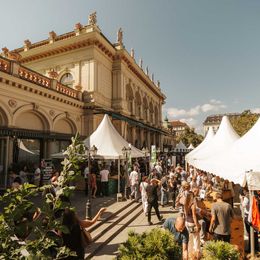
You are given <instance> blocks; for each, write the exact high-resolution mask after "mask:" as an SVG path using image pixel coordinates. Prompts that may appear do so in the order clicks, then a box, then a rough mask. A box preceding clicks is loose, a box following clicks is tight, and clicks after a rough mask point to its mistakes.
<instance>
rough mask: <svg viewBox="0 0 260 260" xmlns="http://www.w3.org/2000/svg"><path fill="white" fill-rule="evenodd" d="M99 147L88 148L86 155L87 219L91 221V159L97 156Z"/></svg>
mask: <svg viewBox="0 0 260 260" xmlns="http://www.w3.org/2000/svg"><path fill="white" fill-rule="evenodd" d="M97 150H98V149H97V147H96V146H95V145H93V146H92V147H91V148H86V153H87V157H88V200H87V204H86V218H87V219H91V218H92V216H91V180H90V178H91V177H90V174H91V171H90V167H91V163H90V160H91V157H93V156H95V155H96V154H97Z"/></svg>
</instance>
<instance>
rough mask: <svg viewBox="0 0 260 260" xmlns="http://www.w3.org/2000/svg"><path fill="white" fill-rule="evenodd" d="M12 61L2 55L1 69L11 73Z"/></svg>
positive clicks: (0, 59) (0, 60)
mask: <svg viewBox="0 0 260 260" xmlns="http://www.w3.org/2000/svg"><path fill="white" fill-rule="evenodd" d="M10 69H11V62H10V61H9V60H6V59H3V58H1V57H0V71H3V72H6V73H10Z"/></svg>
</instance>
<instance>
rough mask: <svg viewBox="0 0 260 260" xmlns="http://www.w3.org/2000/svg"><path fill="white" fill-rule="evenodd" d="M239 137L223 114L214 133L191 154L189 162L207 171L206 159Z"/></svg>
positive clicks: (225, 148)
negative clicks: (203, 144)
mask: <svg viewBox="0 0 260 260" xmlns="http://www.w3.org/2000/svg"><path fill="white" fill-rule="evenodd" d="M239 138H240V137H239V135H238V134H237V133H236V132H235V130H234V129H233V127H232V125H231V123H230V121H229V119H228V117H227V116H224V117H223V118H222V120H221V124H220V126H219V129H218V131H217V133H216V135H215V136H214V137H213V138H212V139H211V140H210V141H209V142H208V143H207V145H205V146H204V147H203V148H202V149H200V150H199V151H198V152H197V153H196V154H195V155H194V156H193V161H192V162H191V164H192V165H193V166H195V167H196V168H198V169H201V170H204V171H208V172H209V171H210V168H209V167H211V165H210V164H209V163H208V160H210V158H212V157H213V158H214V157H215V156H216V155H217V154H218V153H222V152H224V151H226V150H228V149H229V148H230V147H231V146H232V144H234V142H235V141H237V140H238V139H239Z"/></svg>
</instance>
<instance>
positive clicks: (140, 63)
mask: <svg viewBox="0 0 260 260" xmlns="http://www.w3.org/2000/svg"><path fill="white" fill-rule="evenodd" d="M139 67H140V68H141V69H142V68H143V60H142V59H140V60H139Z"/></svg>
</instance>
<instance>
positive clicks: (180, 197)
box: [10, 161, 260, 259]
mask: <svg viewBox="0 0 260 260" xmlns="http://www.w3.org/2000/svg"><path fill="white" fill-rule="evenodd" d="M124 169H126V168H125V167H123V169H122V167H121V170H122V175H121V180H123V182H124V185H123V186H122V187H121V191H122V192H125V191H124V188H126V189H125V190H126V191H128V190H129V192H126V194H124V195H126V196H127V197H128V198H130V199H132V200H135V201H136V202H140V201H141V202H142V206H143V212H144V214H145V215H146V216H147V223H148V225H153V223H152V219H151V215H152V214H151V212H152V209H154V211H155V214H156V216H157V218H158V221H159V224H161V225H162V226H163V227H164V228H165V229H168V230H169V231H170V232H171V233H172V234H173V236H174V238H175V239H176V241H177V242H178V243H179V244H180V245H181V246H182V250H183V257H184V259H188V255H192V256H193V257H194V258H195V259H199V258H200V256H201V248H202V246H203V245H204V243H205V242H206V241H207V240H209V239H214V240H222V241H225V242H230V239H231V220H232V219H233V218H235V214H234V209H233V204H234V198H235V191H234V188H235V185H234V183H232V182H229V181H228V180H224V179H221V178H219V177H218V176H214V175H212V174H209V173H206V172H202V171H199V170H197V169H195V168H193V167H189V168H188V169H187V170H186V171H185V170H184V169H183V168H182V167H181V166H180V165H177V167H174V166H171V165H169V164H168V163H165V162H163V161H158V162H157V163H156V164H155V165H153V166H152V167H151V170H149V172H146V171H145V169H147V168H146V167H143V165H142V164H140V163H139V162H138V161H135V162H134V163H133V167H132V171H130V172H128V173H127V172H124ZM110 172H111V167H109V166H108V165H107V164H105V163H104V164H102V166H101V167H97V165H96V167H95V164H94V167H93V166H92V167H91V169H90V171H89V169H88V167H85V169H84V171H83V174H84V176H85V180H86V187H87V190H89V186H88V185H89V183H88V178H89V177H90V192H91V195H92V198H95V197H96V193H97V176H98V178H100V182H101V185H100V188H101V189H100V195H101V196H108V181H109V176H110ZM27 176H28V170H27V167H26V166H25V167H24V168H23V169H22V170H21V171H20V172H19V174H17V175H15V174H10V178H12V187H13V188H17V187H19V185H21V184H23V183H26V182H28V178H27ZM40 176H41V170H40V168H39V167H35V172H34V175H33V183H34V184H35V185H37V186H39V184H40ZM58 177H59V172H58V171H53V173H52V177H51V178H50V180H49V183H50V184H51V185H52V187H53V190H54V193H55V192H56V191H57V190H56V189H57V186H58V185H57V180H58ZM31 181H32V180H31ZM128 188H129V189H128ZM227 194H228V196H227ZM224 195H225V196H224ZM255 198H256V201H257V202H258V204H257V205H258V207H259V204H260V203H259V201H260V200H259V198H260V192H256V193H255ZM205 200H208V201H211V205H212V207H211V210H207V208H206V207H205V204H204V203H203V202H204V201H205ZM240 200H241V211H242V215H243V218H244V224H245V228H246V229H245V230H246V232H247V233H248V237H249V244H248V246H247V248H246V251H247V252H250V243H251V241H250V235H249V230H250V227H251V226H252V225H253V224H252V223H253V221H252V219H250V216H251V215H252V214H251V213H250V211H252V205H250V201H249V192H248V190H247V188H246V187H245V188H243V189H241V190H240ZM159 206H161V207H162V208H163V207H165V206H170V209H171V210H172V213H177V215H178V216H177V218H168V219H166V220H165V219H164V218H163V216H162V215H161V213H160V210H159V208H160V207H159ZM103 211H104V209H102V210H101V212H99V213H98V215H97V216H96V217H95V218H94V219H93V221H89V220H79V219H78V218H77V217H76V215H75V213H74V212H67V211H66V212H65V213H64V223H70V225H71V226H70V227H69V229H72V231H71V232H72V233H71V234H73V232H76V233H79V232H78V231H79V229H80V227H83V228H84V227H88V226H90V225H92V224H93V223H94V222H95V221H96V219H97V218H98V217H99V215H100V214H101V213H102V212H103ZM258 212H260V209H258ZM258 216H259V215H258ZM255 222H257V221H255ZM82 223H83V225H81V224H82ZM253 226H254V244H255V250H256V251H259V243H258V234H259V232H258V231H259V228H260V218H259V217H258V222H257V223H254V225H253ZM73 229H75V230H73ZM60 235H61V236H62V234H60ZM64 236H65V235H64ZM77 236H78V235H77ZM64 241H65V242H66V241H70V239H67V240H66V236H65V237H64ZM76 244H78V243H76ZM76 244H75V245H76ZM75 245H74V244H69V242H68V245H67V246H68V247H70V248H71V249H73V250H74V247H75ZM77 250H78V254H80V255H81V254H82V247H81V248H77ZM188 252H189V254H188Z"/></svg>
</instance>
